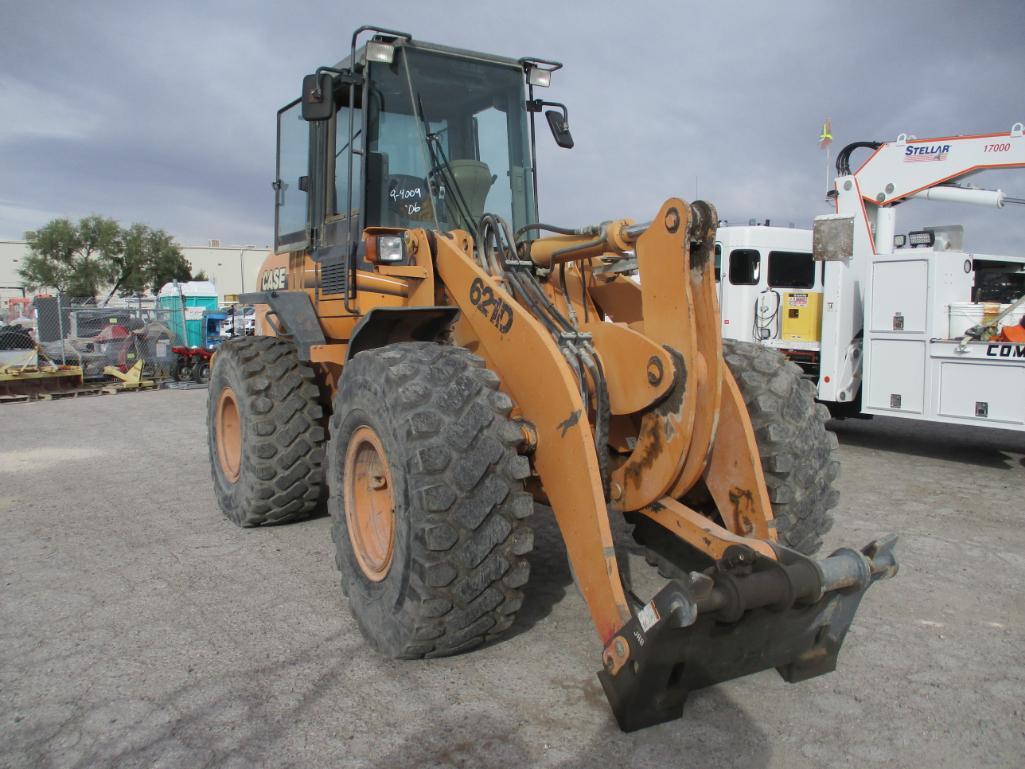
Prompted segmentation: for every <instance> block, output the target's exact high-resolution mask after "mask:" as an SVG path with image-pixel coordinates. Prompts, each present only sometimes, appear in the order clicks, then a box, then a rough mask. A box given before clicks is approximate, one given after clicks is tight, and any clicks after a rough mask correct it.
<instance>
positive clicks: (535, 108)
mask: <svg viewBox="0 0 1025 769" xmlns="http://www.w3.org/2000/svg"><path fill="white" fill-rule="evenodd" d="M545 107H558V108H559V110H560V111H561V112H562V119H563V120H565V121H566V124H567V125H568V124H569V110H568V109H567V108H566V105H565V104H563V103H562V102H560V101H543V100H542V99H529V100H528V101H527V112H540V111H541V110H542V109H544V108H545Z"/></svg>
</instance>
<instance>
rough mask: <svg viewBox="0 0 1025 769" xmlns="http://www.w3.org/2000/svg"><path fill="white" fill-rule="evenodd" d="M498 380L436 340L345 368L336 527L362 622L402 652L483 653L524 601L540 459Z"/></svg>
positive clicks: (339, 402) (346, 580) (337, 412)
mask: <svg viewBox="0 0 1025 769" xmlns="http://www.w3.org/2000/svg"><path fill="white" fill-rule="evenodd" d="M498 384H499V380H498V377H497V376H496V375H495V374H494V373H493V372H491V371H488V370H487V369H486V368H484V367H483V361H482V360H481V359H480V358H478V357H477V356H475V355H472V354H470V353H469V352H468V351H466V350H464V349H462V348H460V347H452V346H448V345H441V344H435V343H430V342H423V343H421V342H403V343H398V344H392V345H387V346H385V347H381V348H378V349H375V350H367V351H364V352H361V353H359V354H357V355H356V356H355V357H354V358H353V359H352V360H351V361H350V362H349V363H347V364H346V366H345V370H344V373H343V375H342V382H341V389H340V391H339V393H338V396H337V398H336V400H335V406H334V409H333V412H334V413H333V416H332V419H331V431H330V432H331V441H330V444H329V448H328V479H329V486H330V488H331V496H330V499H329V508H330V510H331V515H332V519H333V520H332V530H331V531H332V537H333V539H334V541H335V546H336V561H337V565H338V569H339V571H340V572H341V583H342V589H343V591H344V592H345V593H346V594H347V595H348V597H349V604H350V607H351V610H352V612H353V614H354V615H355V617H356V621H357V623H358V624H359V627H360V630H361V631H362V633H363V635H364V636H365V637H366V638H367V640H368V641H369V642H370V644H371V645H372V646H373V647H374V648H375V649H376V650H377V651H379V652H381V653H383V654H385V655H387V656H389V657H393V658H405V659H410V658H418V657H439V656H445V655H449V654H455V653H457V652H462V651H466V650H468V649H471V648H473V647H475V646H478V645H479V644H481V643H484V642H485V641H488V640H490V639H492V638H494V637H496V636H497V635H498V634H500V633H501V632H502V631H504V630H506V629H507V628H508V627H509V626H510V625H511V624H512V623H513V620H514V619H515V616H516V612H517V611H518V610H519V608H520V605H521V604H522V602H523V594H522V592H521V590H520V588H522V587H523V585H524V584H526V582H527V578H528V575H529V569H530V567H529V564H528V562H527V560H526V558H524V556H525V555H526V554H527V553H528V552H529V551H530V550H531V549H532V547H533V532H532V531H531V530H530V528H529V527H528V526H527V524H526V522H525V519H526V518H527V517H528V516H529V515H531V513H532V512H533V499H532V497H531V496H530V495H529V494H527V493H526V492H525V491H524V490H523V481H524V479H525V478H526V477H527V475H528V474H529V472H530V468H529V464H528V461H527V459H526V458H525V457H521V456H519V455H518V453H517V447H518V446H519V445H520V442H521V440H522V438H521V435H520V431H519V429H518V428H517V427H516V426H515V425H514V424H512V423H511V422H510V421H509V420H508V418H507V416H508V414H509V411H510V409H511V408H512V402H511V401H510V399H509V397H508V396H507V395H505V394H504V393H502V392H500V391H499V390H498ZM350 444H351V445H350ZM347 468H348V469H349V474H348V475H347ZM353 468H356V469H353ZM368 477H369V478H370V479H371V480H370V481H367V478H368ZM360 483H363V484H364V485H363V486H360V485H359V484H360ZM385 487H390V490H391V493H390V494H389V495H382V493H381V492H382V489H384V488H385ZM353 500H362V502H361V504H362V505H363V506H364V508H363V509H354V505H353ZM369 508H372V509H369ZM388 515H391V516H392V517H391V519H390V521H389V519H388Z"/></svg>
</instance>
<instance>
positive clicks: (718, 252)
mask: <svg viewBox="0 0 1025 769" xmlns="http://www.w3.org/2000/svg"><path fill="white" fill-rule="evenodd" d="M721 280H722V243H716V244H715V282H716V283H718V282H719V281H721Z"/></svg>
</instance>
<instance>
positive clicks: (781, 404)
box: [723, 339, 840, 555]
mask: <svg viewBox="0 0 1025 769" xmlns="http://www.w3.org/2000/svg"><path fill="white" fill-rule="evenodd" d="M723 357H724V358H725V360H726V365H728V366H729V367H730V371H731V372H732V373H733V376H734V378H735V379H736V380H737V386H738V387H739V388H740V392H741V394H742V395H743V396H744V402H745V403H746V404H747V410H748V413H749V414H750V415H751V426H752V427H754V431H755V440H756V442H757V443H758V452H759V454H761V457H762V470H763V471H764V473H765V485H766V486H767V487H768V491H769V501H770V502H771V503H772V514H773V516H774V517H775V519H776V534H777V535H778V536H779V541H780V543H782V544H784V545H787V546H789V547H792V548H793V549H794V550H798V551H800V552H802V553H804V554H806V555H811V554H812V553H815V552H817V551H818V550H819V548H820V547H822V535H823V534H825V533H826V532H827V531H829V530H830V528H832V526H833V516H832V515H831V514H830V512H829V511H830V510H831V509H832V508H834V507H836V503H837V501H838V500H839V498H840V492H838V491H837V490H836V489H834V488H833V481H835V480H836V477H837V476H838V475H839V474H840V461H839V456H838V451H837V441H836V435H834V434H833V433H831V432H830V431H829V430H827V429H826V422H827V421H828V420H829V411H828V410H827V409H826V407H825V406H823V405H822V404H820V403H816V402H815V386H814V385H813V384H812V383H811V382H810V381H809V380H807V379H805V378H804V377H803V376H802V375H801V369H800V367H799V366H797V365H796V364H794V363H791V362H789V361H788V360H787V359H786V358H784V357H783V355H782V354H781V353H779V352H777V351H776V350H773V349H771V348H768V347H764V346H763V345H759V344H752V343H750V342H739V341H736V340H733V339H724V340H723Z"/></svg>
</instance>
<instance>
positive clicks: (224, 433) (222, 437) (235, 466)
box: [215, 387, 242, 483]
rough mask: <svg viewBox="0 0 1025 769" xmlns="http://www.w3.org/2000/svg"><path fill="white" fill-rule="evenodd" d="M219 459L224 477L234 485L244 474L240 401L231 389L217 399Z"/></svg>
mask: <svg viewBox="0 0 1025 769" xmlns="http://www.w3.org/2000/svg"><path fill="white" fill-rule="evenodd" d="M215 424H216V434H217V459H218V461H219V462H220V465H221V472H222V473H224V477H225V478H227V479H228V480H229V481H231V482H232V483H234V482H235V481H237V480H238V476H239V474H240V473H241V472H242V420H241V419H240V418H239V413H238V401H237V400H235V391H234V390H232V389H231V388H230V387H225V388H224V389H223V390H221V395H220V397H219V398H218V399H217V417H216V420H215Z"/></svg>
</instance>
